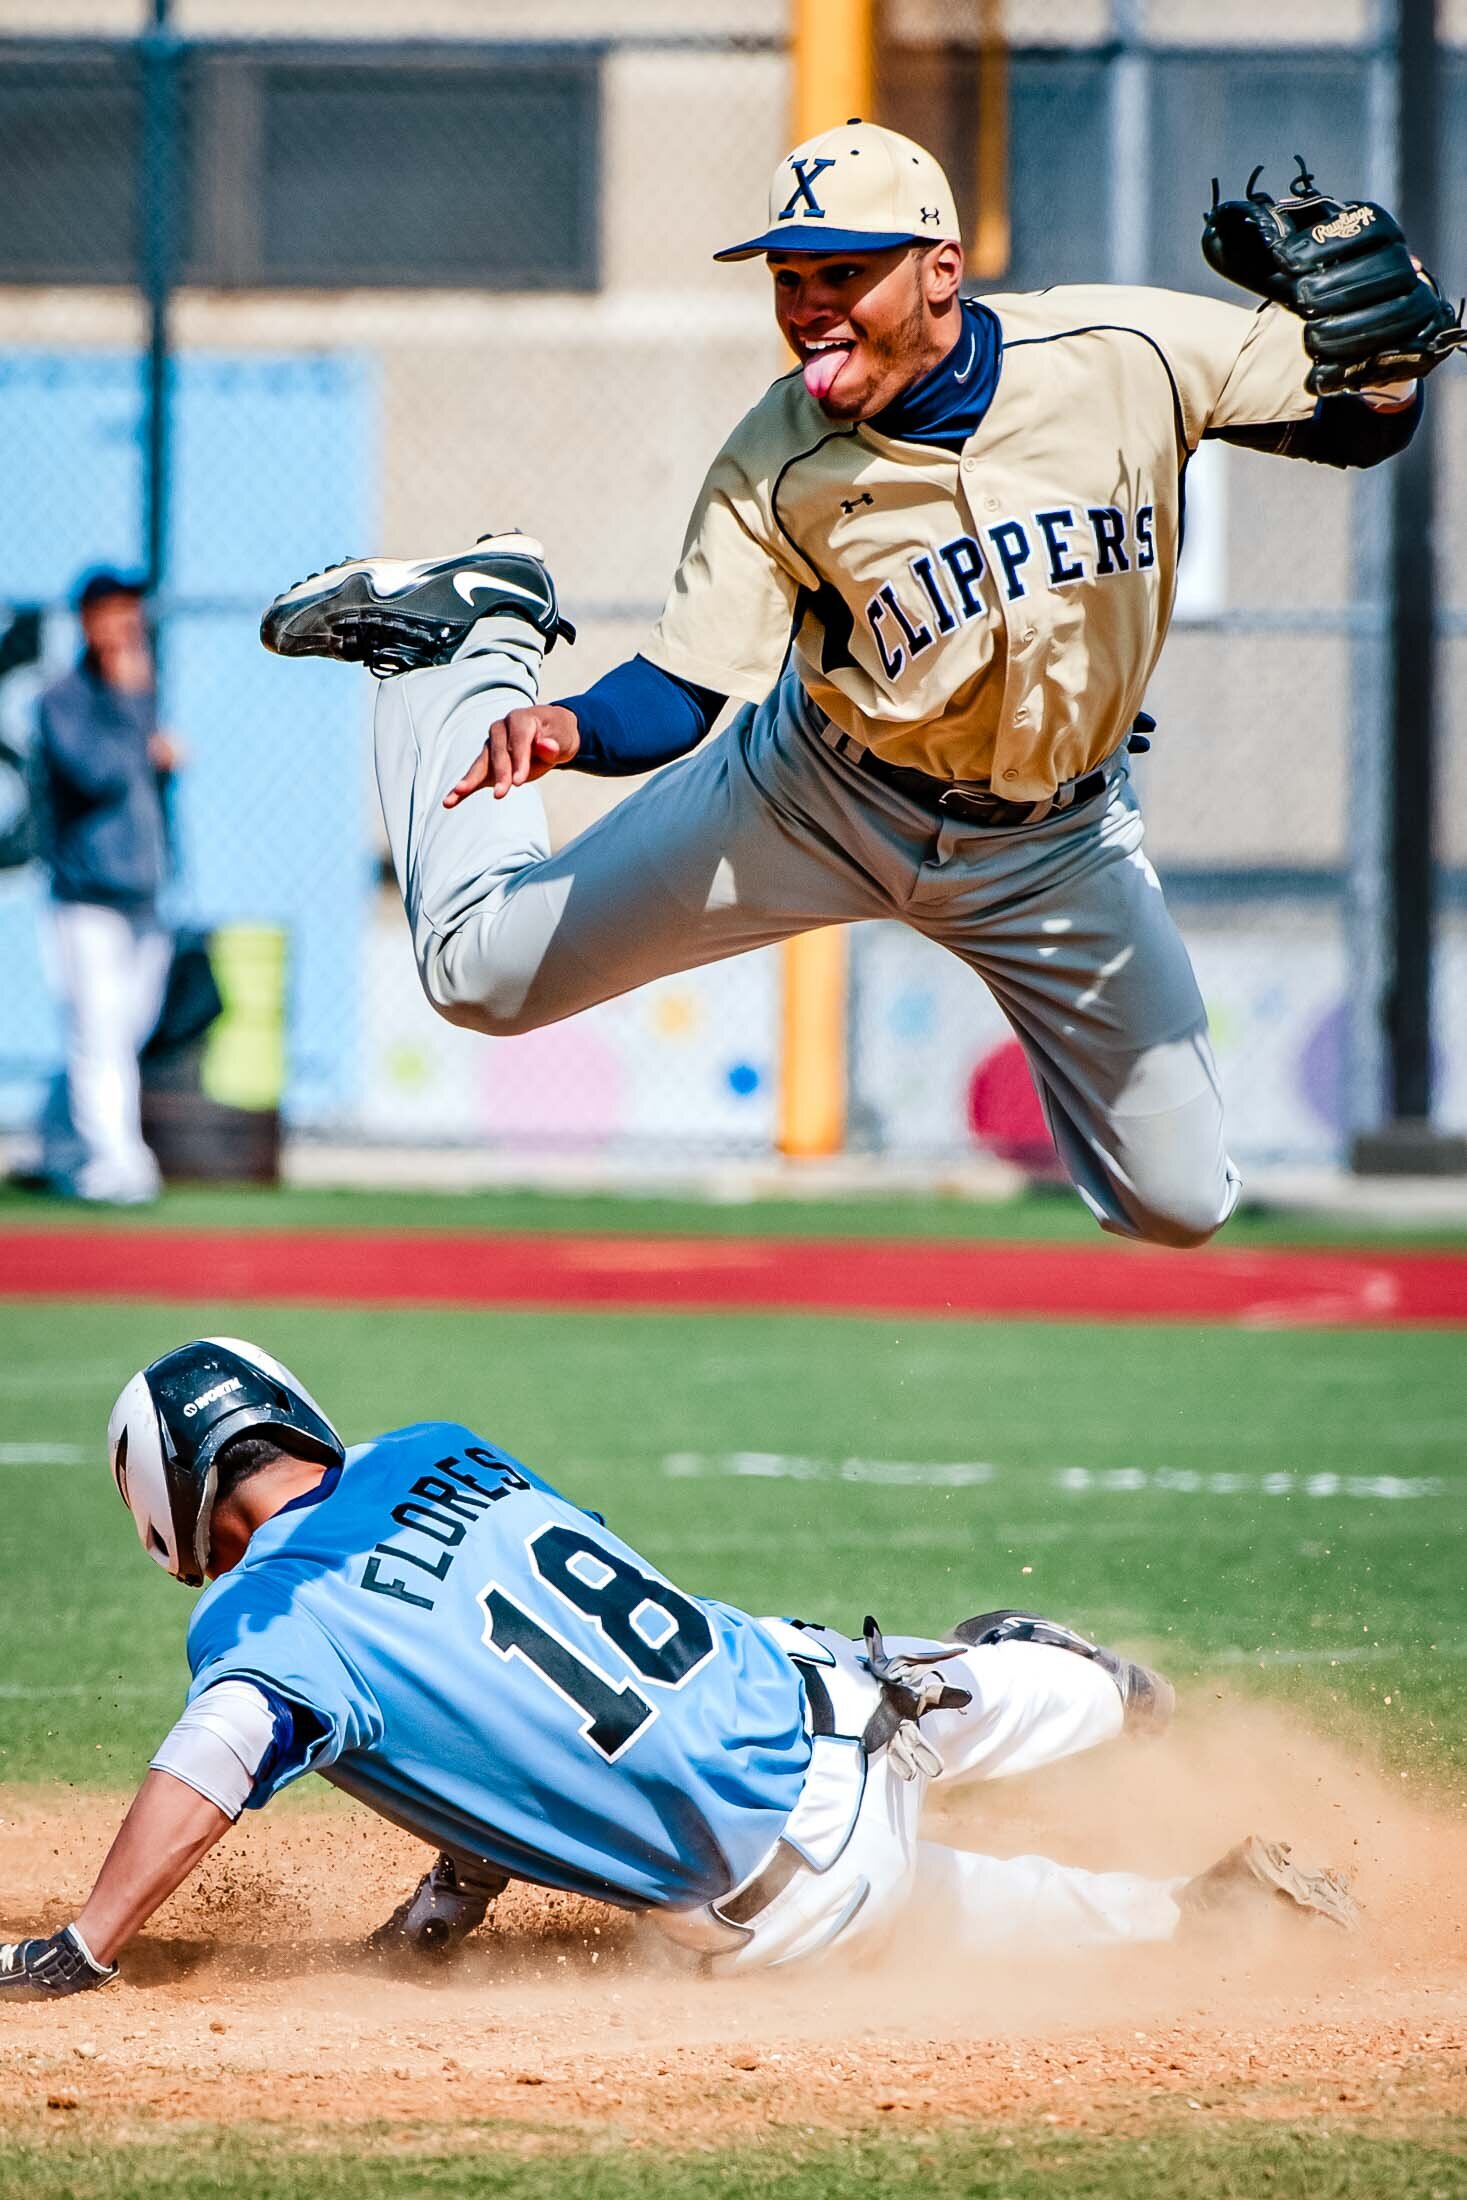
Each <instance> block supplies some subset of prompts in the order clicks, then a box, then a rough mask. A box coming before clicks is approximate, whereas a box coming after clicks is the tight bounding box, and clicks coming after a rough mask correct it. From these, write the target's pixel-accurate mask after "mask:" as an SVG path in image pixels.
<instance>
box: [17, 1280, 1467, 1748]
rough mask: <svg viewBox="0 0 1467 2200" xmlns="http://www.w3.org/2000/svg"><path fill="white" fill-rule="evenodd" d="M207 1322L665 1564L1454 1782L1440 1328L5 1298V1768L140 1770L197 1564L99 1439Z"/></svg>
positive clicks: (373, 1417)
mask: <svg viewBox="0 0 1467 2200" xmlns="http://www.w3.org/2000/svg"><path fill="white" fill-rule="evenodd" d="M200 1332H203V1333H211V1332H212V1333H216V1334H217V1333H220V1332H223V1333H225V1334H229V1333H233V1334H237V1335H243V1336H247V1337H253V1338H255V1339H256V1340H257V1341H258V1342H259V1343H261V1344H263V1345H265V1346H266V1347H268V1348H269V1349H270V1350H271V1351H273V1352H275V1353H277V1354H278V1355H280V1356H281V1357H282V1358H284V1359H285V1360H287V1361H288V1362H289V1363H290V1364H291V1365H293V1366H294V1367H295V1368H296V1369H297V1371H298V1372H299V1373H300V1375H301V1376H302V1377H303V1379H304V1380H305V1381H306V1382H307V1383H309V1385H310V1386H311V1388H312V1389H313V1390H314V1391H315V1392H316V1394H317V1395H318V1396H319V1397H320V1398H321V1399H322V1401H323V1402H324V1403H325V1404H326V1405H327V1407H328V1410H330V1411H332V1412H334V1413H335V1414H336V1416H337V1417H338V1419H339V1420H340V1422H341V1424H342V1426H343V1429H344V1431H345V1433H346V1434H347V1436H348V1437H349V1438H352V1439H357V1438H361V1437H365V1436H367V1435H370V1434H372V1433H374V1432H376V1431H378V1430H380V1429H382V1428H385V1427H390V1426H396V1425H399V1424H401V1423H403V1422H407V1421H412V1420H417V1419H422V1418H434V1417H438V1418H445V1419H459V1420H464V1421H467V1422H469V1423H470V1424H471V1425H473V1426H475V1427H476V1428H477V1429H478V1430H479V1431H480V1432H481V1433H483V1434H485V1435H487V1436H490V1437H491V1438H493V1439H494V1440H496V1441H498V1442H500V1443H502V1444H504V1445H506V1446H507V1447H508V1448H509V1449H510V1450H511V1451H513V1452H515V1453H517V1454H518V1455H519V1456H520V1457H521V1458H523V1459H525V1460H526V1461H527V1462H528V1463H530V1464H531V1465H533V1466H534V1467H535V1468H537V1469H538V1470H539V1471H540V1472H541V1473H543V1474H545V1475H546V1476H548V1477H549V1478H550V1479H551V1480H552V1481H555V1482H558V1483H559V1484H561V1485H562V1486H563V1487H564V1488H565V1490H566V1491H567V1493H568V1494H570V1495H572V1496H574V1497H576V1498H577V1499H579V1500H581V1501H582V1502H584V1503H586V1504H588V1505H591V1506H594V1507H596V1508H597V1509H598V1510H601V1511H603V1512H604V1513H605V1514H606V1515H607V1517H608V1518H609V1520H610V1521H611V1523H612V1525H613V1526H614V1527H615V1528H616V1529H617V1530H618V1532H620V1533H621V1534H622V1535H624V1536H625V1537H626V1538H627V1539H628V1540H629V1541H630V1542H631V1543H633V1544H634V1545H636V1546H638V1547H640V1548H641V1549H642V1550H643V1551H644V1553H645V1554H646V1555H647V1557H648V1558H650V1559H651V1560H652V1561H653V1562H654V1563H655V1564H657V1565H659V1566H661V1567H663V1568H665V1569H666V1571H667V1572H668V1573H669V1574H670V1575H671V1577H672V1578H673V1579H674V1580H676V1581H678V1582H680V1583H681V1584H683V1585H684V1586H685V1587H687V1588H689V1589H692V1590H695V1591H699V1592H702V1593H705V1594H710V1595H716V1596H720V1597H723V1598H727V1599H730V1600H732V1601H734V1602H736V1603H739V1604H742V1605H744V1606H746V1607H749V1608H752V1609H753V1610H755V1611H783V1612H791V1613H796V1614H799V1615H801V1616H804V1617H812V1618H819V1619H826V1620H828V1621H830V1622H831V1623H833V1624H837V1625H841V1626H844V1627H847V1628H849V1629H851V1630H852V1631H856V1630H858V1629H859V1626H860V1622H861V1617H862V1615H863V1613H865V1612H866V1611H868V1610H870V1611H874V1612H876V1613H877V1614H878V1615H879V1616H880V1617H881V1618H882V1619H883V1621H884V1622H885V1623H886V1624H887V1625H888V1626H891V1627H897V1628H900V1627H911V1628H917V1629H932V1630H940V1629H943V1628H945V1627H947V1626H949V1625H951V1624H952V1623H953V1622H954V1621H955V1620H956V1619H958V1618H960V1617H962V1616H964V1615H965V1614H967V1613H970V1612H974V1611H979V1610H984V1609H987V1608H991V1607H994V1606H1001V1605H1010V1604H1016V1605H1022V1606H1028V1607H1031V1608H1037V1609H1039V1610H1041V1611H1047V1612H1050V1613H1053V1614H1055V1615H1056V1616H1058V1617H1061V1618H1064V1619H1067V1620H1070V1621H1072V1622H1074V1623H1076V1624H1078V1625H1081V1626H1083V1627H1086V1628H1088V1629H1091V1630H1093V1631H1094V1632H1095V1633H1096V1634H1098V1635H1099V1636H1100V1637H1101V1638H1102V1639H1109V1640H1115V1641H1120V1642H1122V1643H1130V1644H1140V1645H1148V1644H1149V1645H1151V1646H1153V1647H1154V1648H1155V1650H1156V1651H1157V1653H1158V1655H1159V1657H1160V1658H1161V1659H1162V1661H1163V1662H1165V1663H1166V1664H1167V1666H1168V1668H1169V1669H1172V1670H1175V1671H1176V1672H1177V1674H1178V1676H1179V1677H1180V1678H1183V1679H1185V1678H1186V1677H1187V1675H1188V1674H1189V1673H1195V1672H1196V1671H1197V1670H1199V1669H1200V1668H1205V1669H1208V1670H1216V1671H1217V1672H1219V1673H1222V1674H1224V1675H1226V1676H1227V1677H1228V1678H1229V1679H1230V1680H1231V1679H1238V1678H1242V1679H1244V1680H1246V1681H1248V1682H1249V1683H1250V1684H1251V1685H1255V1686H1260V1687H1266V1688H1268V1689H1271V1690H1275V1691H1278V1690H1286V1691H1288V1692H1290V1693H1293V1694H1300V1693H1302V1694H1303V1695H1304V1696H1305V1697H1306V1698H1307V1699H1308V1700H1309V1702H1310V1704H1311V1706H1312V1707H1313V1708H1314V1709H1315V1710H1316V1711H1318V1712H1319V1713H1320V1714H1322V1715H1324V1716H1326V1717H1327V1716H1329V1715H1331V1714H1332V1713H1334V1712H1338V1713H1340V1714H1341V1715H1342V1716H1343V1715H1345V1714H1346V1713H1348V1715H1349V1716H1350V1718H1351V1719H1358V1718H1359V1716H1360V1715H1361V1714H1362V1713H1364V1714H1365V1715H1366V1717H1367V1723H1368V1724H1369V1725H1370V1726H1371V1727H1372V1728H1373V1730H1374V1732H1375V1733H1376V1734H1377V1736H1378V1737H1379V1740H1380V1743H1381V1745H1382V1747H1383V1748H1384V1750H1385V1752H1386V1754H1387V1755H1388V1756H1389V1757H1390V1758H1391V1759H1392V1760H1393V1761H1394V1762H1396V1763H1398V1764H1399V1765H1400V1766H1401V1767H1403V1768H1419V1769H1425V1770H1428V1771H1431V1772H1434V1773H1439V1774H1441V1775H1443V1776H1446V1777H1449V1778H1452V1777H1455V1778H1457V1779H1463V1780H1467V1750H1464V1723H1467V1722H1464V1719H1463V1696H1464V1690H1467V1610H1464V1604H1463V1593H1462V1583H1463V1578H1464V1572H1467V1568H1464V1558H1467V1534H1464V1531H1467V1459H1464V1456H1463V1445H1462V1434H1463V1430H1464V1428H1467V1351H1464V1349H1463V1342H1462V1339H1461V1336H1460V1334H1456V1333H1453V1332H1450V1331H1428V1330H1419V1331H1412V1330H1396V1331H1379V1332H1371V1331H1338V1330H1336V1331H1330V1330H1297V1331H1285V1330H1277V1331H1253V1330H1243V1329H1235V1328H1223V1327H1206V1326H1184V1325H1162V1324H1158V1325H1152V1326H1142V1325H1134V1326H1132V1325H1108V1326H1104V1327H1099V1326H1096V1327H1090V1326H1085V1325H1082V1324H1074V1323H1057V1322H1056V1323H1027V1322H1003V1323H982V1322H957V1321H923V1322H919V1323H902V1322H900V1321H893V1320H888V1319H883V1320H849V1319H848V1320H839V1319H830V1318H817V1317H812V1316H800V1315H778V1316H755V1315H728V1314H720V1315H689V1316H675V1315H669V1316H650V1315H624V1314H602V1313H574V1314H557V1315H547V1314H542V1313H524V1314H499V1313H483V1312H431V1313H428V1312H424V1313H416V1314H405V1313H401V1312H396V1311H387V1310H375V1311H345V1310H334V1309H332V1310H326V1309H291V1310H280V1309H272V1308H270V1307H265V1306H248V1307H244V1306H232V1305H226V1304H217V1305H206V1306H198V1305H193V1306H187V1307H184V1306H179V1307H169V1306H162V1305H149V1306H140V1307H136V1308H128V1307H122V1306H112V1305H100V1306H99V1305H90V1304H75V1305H71V1304H55V1305H53V1304H45V1305H37V1306H33V1307H24V1306H20V1305H18V1304H15V1303H9V1304H4V1305H0V1339H3V1349H0V1507H3V1511H0V1518H3V1520H4V1533H3V1536H0V1751H3V1754H0V1781H3V1780H7V1779H8V1780H15V1779H27V1780H34V1779H44V1778H48V1777H58V1778H62V1779H65V1780H69V1781H78V1782H86V1783H96V1784H114V1785H130V1784H131V1783H132V1782H133V1781H134V1780H135V1778H136V1777H137V1775H138V1773H139V1771H140V1769H141V1767H142V1765H143V1764H144V1763H145V1762H146V1757H147V1753H148V1751H149V1749H150V1747H151V1745H152V1744H153V1743H154V1741H155V1740H156V1738H157V1737H158V1735H159V1734H160V1733H161V1732H162V1731H163V1729H164V1728H165V1727H166V1725H167V1724H168V1723H169V1722H170V1721H171V1719H172V1717H173V1716H174V1713H175V1710H176V1707H177V1704H178V1701H179V1698H180V1694H181V1687H182V1680H183V1663H182V1643H183V1634H184V1629H185V1626H186V1623H187V1618H188V1611H189V1607H190V1603H191V1597H190V1595H189V1592H187V1591H185V1590H182V1589H180V1588H179V1587H178V1586H177V1585H176V1584H174V1583H172V1582H170V1581H168V1580H167V1579H166V1578H165V1577H164V1575H163V1574H162V1573H161V1572H160V1571H159V1570H158V1569H157V1568H156V1567H155V1566H153V1565H151V1564H150V1563H149V1562H148V1561H147V1560H146V1558H145V1557H144V1556H143V1554H142V1553H141V1551H140V1550H139V1548H138V1545H137V1542H136V1539H135V1536H134V1533H133V1528H132V1523H131V1521H130V1520H129V1519H128V1517H127V1515H126V1513H125V1512H124V1511H123V1509H122V1507H121V1505H120V1504H119V1503H118V1500H117V1497H116V1495H115V1493H114V1491H113V1489H112V1486H111V1481H110V1477H109V1475H108V1473H107V1470H106V1465H105V1459H104V1455H103V1441H102V1438H103V1429H104V1426H105V1421H106V1415H107V1412H108V1409H109V1407H110V1405H111V1403H112V1399H113V1397H114V1395H115V1393H116V1391H117V1390H118V1388H119V1387H120V1385H121V1384H122V1383H123V1381H125V1379H126V1378H127V1377H128V1376H129V1375H130V1374H131V1373H132V1372H133V1370H134V1369H135V1368H136V1367H138V1366H139V1365H140V1364H142V1363H143V1362H144V1361H146V1360H147V1359H149V1358H150V1357H152V1356H153V1355H155V1354H156V1353H158V1352H160V1351H163V1350H166V1349H167V1348H168V1347H169V1346H171V1345H173V1344H175V1343H177V1342H179V1341H181V1340H182V1339H183V1338H184V1337H186V1336H189V1335H194V1334H198V1333H200ZM1387 1698H1389V1702H1387V1700H1386V1699H1387Z"/></svg>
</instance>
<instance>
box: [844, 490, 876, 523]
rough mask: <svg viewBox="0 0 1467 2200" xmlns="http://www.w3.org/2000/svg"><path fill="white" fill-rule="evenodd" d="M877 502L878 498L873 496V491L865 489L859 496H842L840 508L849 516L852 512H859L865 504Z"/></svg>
mask: <svg viewBox="0 0 1467 2200" xmlns="http://www.w3.org/2000/svg"><path fill="white" fill-rule="evenodd" d="M875 502H876V499H875V497H874V496H872V494H871V491H870V490H869V489H863V490H862V491H861V494H860V495H859V496H858V497H842V498H841V500H840V508H841V510H842V511H843V512H844V513H845V514H846V516H847V518H849V516H850V514H851V513H852V512H859V511H860V509H861V506H862V505H863V504H874V503H875Z"/></svg>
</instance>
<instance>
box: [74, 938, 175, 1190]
mask: <svg viewBox="0 0 1467 2200" xmlns="http://www.w3.org/2000/svg"><path fill="white" fill-rule="evenodd" d="M51 919H52V930H53V935H54V939H55V947H56V968H57V977H58V982H59V987H60V993H61V1007H62V1016H63V1022H64V1026H65V1034H64V1037H65V1047H66V1085H67V1098H68V1102H69V1106H70V1115H71V1129H72V1130H73V1131H74V1133H75V1136H76V1141H77V1144H78V1146H79V1148H80V1152H81V1160H80V1165H79V1166H78V1168H77V1169H76V1170H75V1172H74V1178H73V1181H74V1185H75V1189H76V1191H77V1192H78V1193H79V1194H80V1196H81V1197H82V1198H83V1199H105V1200H118V1201H122V1202H126V1203H129V1204H130V1203H132V1202H134V1201H141V1200H147V1199H153V1198H155V1197H156V1196H157V1192H158V1185H159V1177H158V1164H157V1162H156V1161H155V1160H154V1158H153V1156H152V1154H151V1153H150V1152H149V1150H148V1148H147V1147H146V1146H145V1145H144V1143H143V1132H142V1122H141V1114H140V1110H141V1095H140V1090H139V1080H138V1054H139V1051H140V1049H141V1048H142V1046H143V1045H144V1043H145V1041H146V1040H147V1038H148V1035H149V1033H150V1032H151V1031H152V1029H153V1026H154V1024H155V1023H156V1022H157V1020H158V1011H159V1009H160V1007H161V1006H162V1002H163V988H164V985H165V983H166V982H167V977H168V961H169V946H170V942H169V935H168V933H167V932H165V931H164V930H163V928H162V926H161V925H159V923H158V922H157V920H156V919H155V918H154V917H152V916H146V917H143V916H135V915H130V914H129V913H128V912H127V911H125V910H121V909H114V908H111V907H109V906H107V905H105V904H103V903H101V902H89V901H56V902H53V903H52V904H51Z"/></svg>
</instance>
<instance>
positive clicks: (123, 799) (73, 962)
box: [34, 571, 181, 1205]
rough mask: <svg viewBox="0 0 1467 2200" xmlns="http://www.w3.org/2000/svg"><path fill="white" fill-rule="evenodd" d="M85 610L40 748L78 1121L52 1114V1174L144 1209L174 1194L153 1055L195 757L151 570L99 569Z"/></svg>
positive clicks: (86, 1191)
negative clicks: (163, 715)
mask: <svg viewBox="0 0 1467 2200" xmlns="http://www.w3.org/2000/svg"><path fill="white" fill-rule="evenodd" d="M76 609H77V616H78V618H79V619H80V621H81V632H82V652H81V656H80V657H79V659H78V661H77V663H76V665H75V667H74V668H73V669H72V671H70V672H68V673H67V674H66V675H65V676H64V677H63V678H62V679H60V680H57V681H55V682H54V683H53V685H51V686H50V687H48V688H47V689H45V691H44V692H43V694H42V696H41V698H40V703H39V706H38V713H37V728H36V741H35V752H34V761H35V774H36V781H37V787H38V793H39V798H40V804H41V808H42V813H43V815H44V818H45V820H46V825H45V838H44V854H45V860H46V862H47V864H48V866H49V869H50V874H51V918H52V926H53V936H54V941H55V950H56V953H55V968H56V982H57V987H58V991H59V994H60V1002H61V1009H62V1015H63V1020H64V1025H65V1046H66V1072H65V1086H66V1094H65V1097H66V1103H67V1105H66V1109H65V1111H64V1112H65V1115H66V1117H67V1121H66V1123H65V1125H64V1127H63V1125H62V1124H61V1123H59V1122H57V1121H55V1120H53V1119H49V1118H54V1116H55V1115H58V1114H60V1113H61V1112H62V1111H60V1110H51V1111H48V1121H47V1123H46V1124H45V1126H44V1130H43V1138H44V1154H43V1162H42V1173H43V1174H44V1176H45V1178H46V1179H47V1181H48V1182H49V1183H50V1184H51V1185H52V1187H53V1188H54V1189H56V1190H58V1191H61V1192H64V1193H66V1194H69V1195H70V1196H71V1197H74V1198H78V1199H87V1200H106V1201H112V1202H119V1203H122V1204H126V1205H134V1204H138V1203H141V1202H144V1201H147V1200H150V1199H154V1198H156V1196H157V1193H158V1189H159V1174H158V1164H157V1162H156V1160H155V1159H154V1157H153V1155H152V1153H151V1152H150V1151H149V1149H148V1147H147V1146H146V1145H145V1144H144V1142H143V1134H142V1124H141V1120H140V1107H139V1084H138V1054H139V1051H140V1050H141V1048H142V1046H143V1044H144V1042H145V1041H146V1039H147V1037H148V1034H149V1032H150V1031H151V1030H152V1028H153V1025H154V1023H155V1022H156V1021H157V1016H158V1010H159V1007H160V1005H161V1002H162V998H163V989H164V984H165V981H166V979H167V975H168V962H169V935H168V932H167V931H166V929H165V927H164V925H163V924H162V922H161V921H160V919H159V914H158V902H159V897H160V895H161V893H162V890H163V886H164V883H165V880H166V878H167V876H168V872H169V867H170V865H169V840H168V822H167V816H166V807H165V805H166V798H167V789H168V786H169V782H170V780H171V778H172V776H173V774H174V772H175V771H176V770H177V769H178V767H179V764H180V761H181V756H180V751H179V748H178V746H177V744H176V742H175V741H173V739H172V738H171V737H170V736H169V735H168V734H166V733H164V732H162V731H161V730H160V729H159V726H158V722H157V688H156V678H155V671H154V663H153V651H152V644H151V641H150V638H149V634H148V628H147V621H146V618H145V614H144V609H143V585H142V583H141V581H139V580H135V579H130V578H126V577H124V576H123V575H120V574H117V573H112V572H100V571H99V572H93V573H90V574H88V575H86V576H85V577H84V578H83V580H82V582H81V584H80V587H79V588H78V591H77V597H76Z"/></svg>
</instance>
